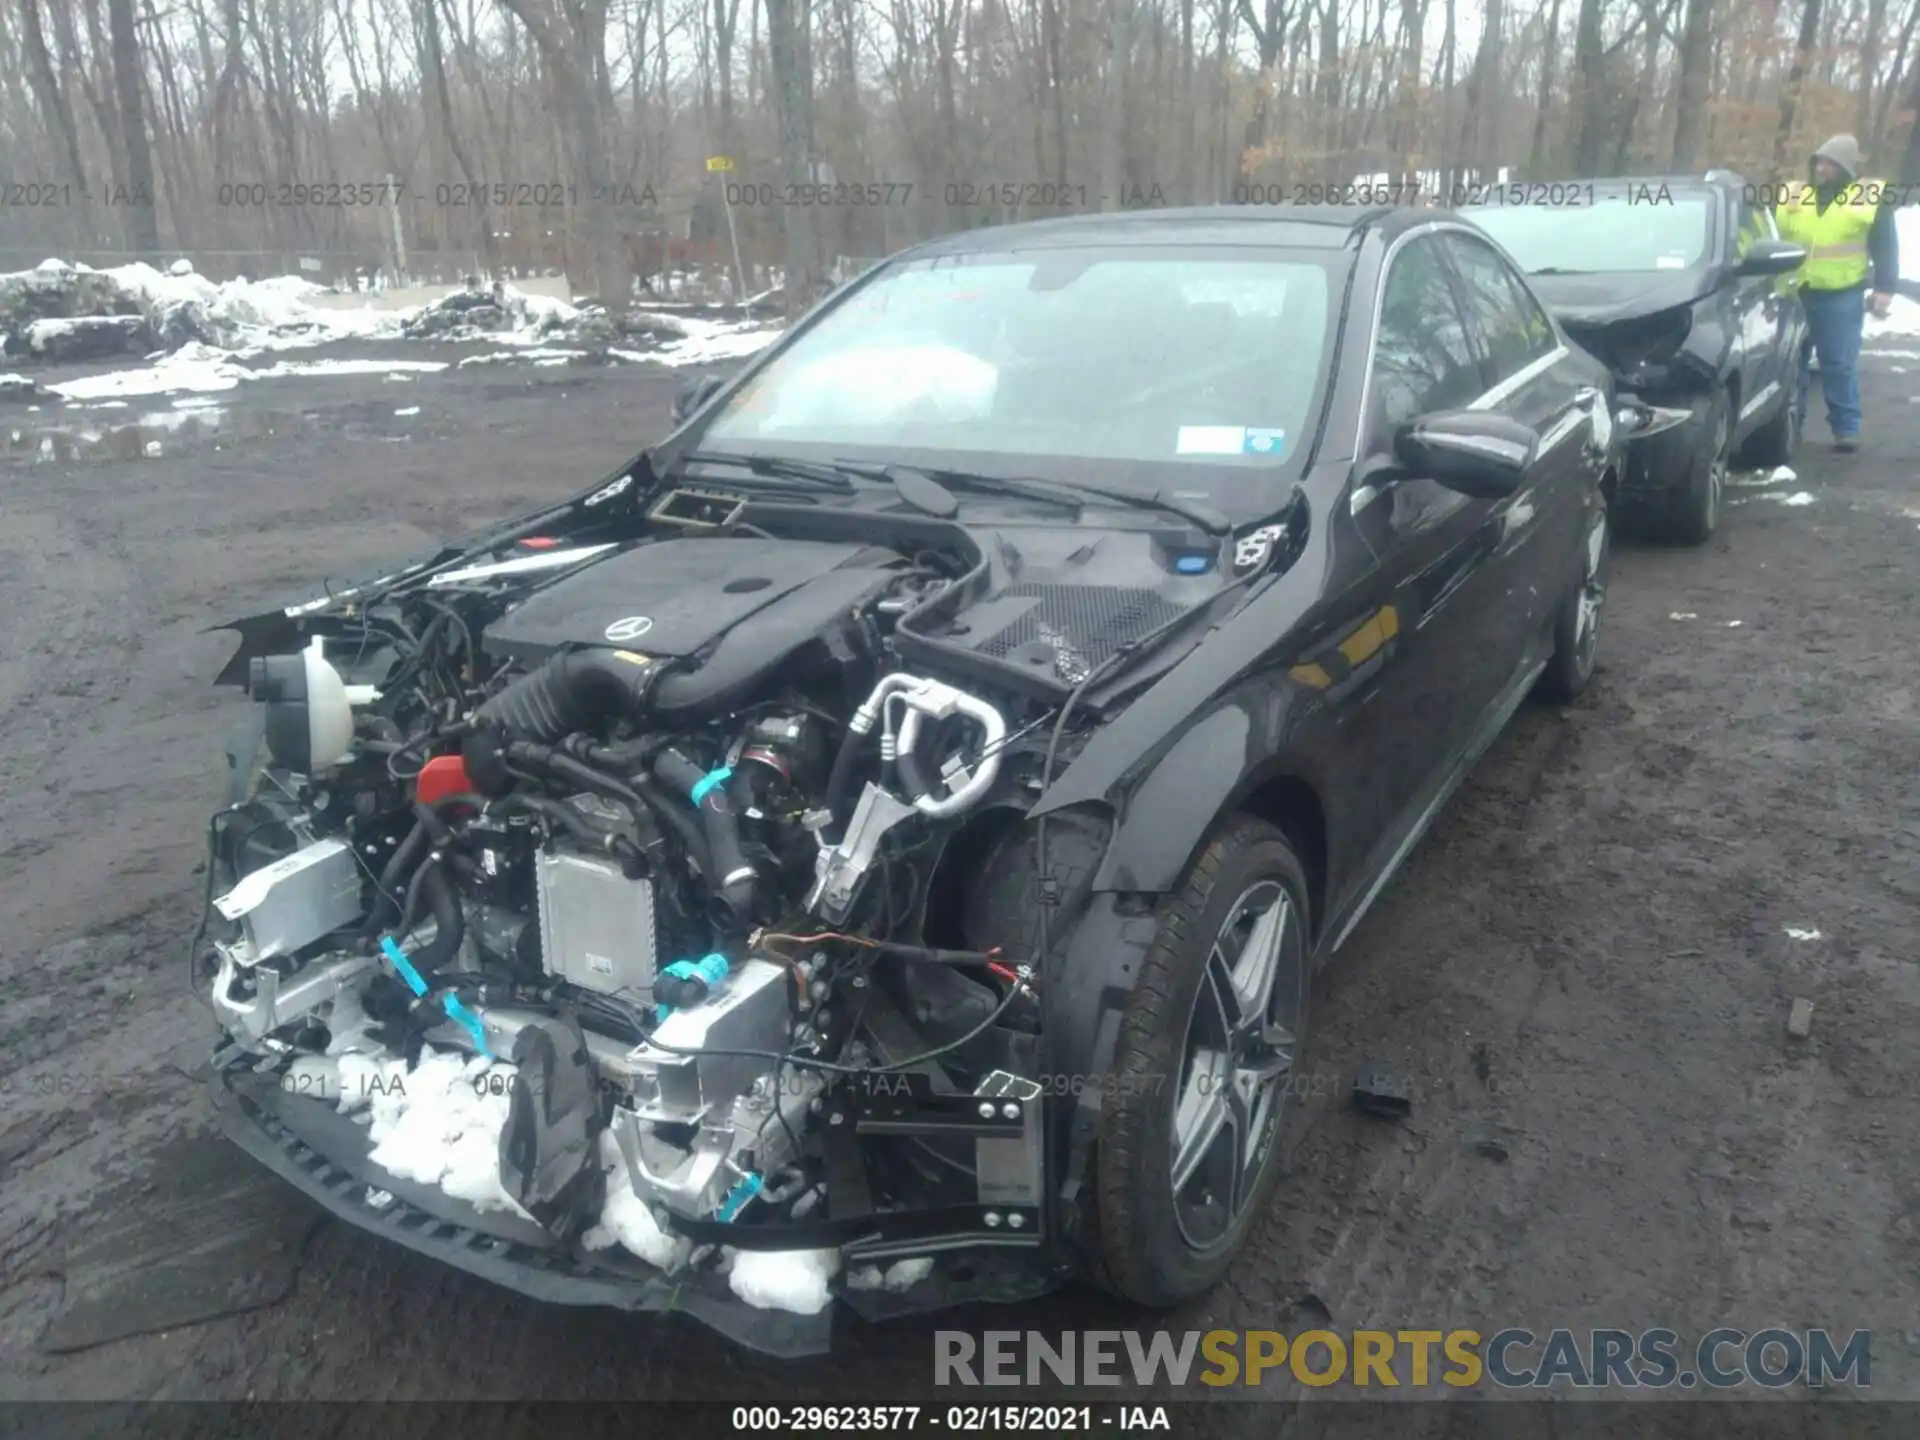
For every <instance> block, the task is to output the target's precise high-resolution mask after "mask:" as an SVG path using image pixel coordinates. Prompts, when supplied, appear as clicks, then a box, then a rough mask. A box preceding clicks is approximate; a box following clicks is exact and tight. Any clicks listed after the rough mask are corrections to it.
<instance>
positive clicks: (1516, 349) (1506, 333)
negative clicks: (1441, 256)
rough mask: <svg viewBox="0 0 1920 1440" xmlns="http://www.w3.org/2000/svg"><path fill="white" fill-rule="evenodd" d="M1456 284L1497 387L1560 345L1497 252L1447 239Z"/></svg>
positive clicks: (1461, 238)
mask: <svg viewBox="0 0 1920 1440" xmlns="http://www.w3.org/2000/svg"><path fill="white" fill-rule="evenodd" d="M1445 239H1446V245H1447V250H1448V253H1449V254H1451V255H1452V257H1453V263H1454V268H1455V269H1456V270H1457V271H1458V272H1459V275H1460V286H1461V289H1462V291H1463V292H1464V294H1465V297H1466V303H1467V309H1468V311H1469V313H1471V314H1472V316H1473V318H1474V321H1475V323H1476V324H1477V325H1478V326H1479V328H1480V333H1481V335H1482V336H1484V337H1485V339H1486V342H1487V348H1488V350H1489V351H1491V352H1492V359H1493V378H1494V382H1495V383H1496V384H1498V383H1499V382H1500V381H1502V380H1505V379H1508V378H1509V377H1511V376H1513V375H1515V374H1517V373H1518V372H1520V371H1521V370H1524V369H1526V368H1527V366H1529V365H1531V364H1532V363H1533V362H1534V361H1536V360H1539V359H1541V358H1542V357H1544V356H1547V355H1551V354H1552V353H1553V352H1554V350H1555V349H1556V348H1557V347H1558V346H1559V343H1560V341H1559V338H1558V337H1557V336H1556V335H1555V334H1554V331H1553V322H1552V321H1550V320H1549V319H1547V312H1546V311H1545V310H1543V309H1541V308H1540V302H1539V301H1538V300H1535V299H1534V298H1533V292H1532V291H1530V290H1528V289H1527V287H1526V283H1525V282H1524V281H1523V280H1521V279H1520V277H1519V276H1518V275H1516V274H1514V272H1513V267H1512V266H1510V265H1509V264H1507V262H1506V261H1505V260H1503V259H1501V258H1500V252H1499V251H1497V250H1495V249H1494V248H1493V247H1492V246H1491V245H1488V244H1487V243H1486V242H1485V241H1483V240H1478V239H1475V238H1474V237H1472V236H1470V235H1461V234H1450V235H1448V236H1446V237H1445Z"/></svg>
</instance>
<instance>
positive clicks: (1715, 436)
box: [1660, 390, 1733, 545]
mask: <svg viewBox="0 0 1920 1440" xmlns="http://www.w3.org/2000/svg"><path fill="white" fill-rule="evenodd" d="M1732 442H1733V396H1732V395H1730V394H1729V393H1728V392H1727V391H1725V390H1722V391H1720V392H1719V393H1718V394H1716V395H1715V396H1714V398H1713V400H1712V402H1711V405H1710V408H1709V409H1708V411H1707V423H1706V424H1705V426H1703V427H1702V430H1701V437H1700V443H1699V444H1698V445H1697V446H1695V447H1694V452H1693V458H1692V463H1691V464H1690V465H1689V466H1688V468H1687V475H1686V478H1685V479H1684V480H1683V481H1682V482H1681V483H1680V485H1679V486H1678V487H1677V488H1675V490H1674V491H1673V493H1672V494H1670V495H1669V496H1668V497H1667V509H1666V514H1665V516H1664V517H1663V523H1662V524H1661V525H1660V531H1661V533H1662V534H1663V535H1664V536H1665V537H1667V538H1668V539H1671V540H1678V541H1679V542H1680V543H1681V544H1683V545H1704V544H1706V543H1707V541H1708V540H1710V539H1712V538H1713V532H1714V531H1715V530H1717V529H1719V528H1720V506H1721V503H1722V501H1723V500H1724V498H1725V495H1726V487H1727V465H1728V462H1729V460H1730V459H1731V458H1732V450H1733V443H1732Z"/></svg>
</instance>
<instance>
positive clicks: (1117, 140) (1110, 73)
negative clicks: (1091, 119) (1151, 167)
mask: <svg viewBox="0 0 1920 1440" xmlns="http://www.w3.org/2000/svg"><path fill="white" fill-rule="evenodd" d="M1107 7H1108V8H1107V57H1106V58H1107V64H1106V74H1105V77H1104V84H1103V85H1102V88H1101V97H1100V99H1101V103H1100V208H1101V209H1102V210H1115V209H1118V208H1119V206H1120V199H1121V194H1120V192H1121V188H1122V186H1123V185H1124V184H1125V183H1126V173H1125V167H1126V156H1127V71H1128V69H1129V68H1130V67H1131V66H1132V64H1133V0H1107Z"/></svg>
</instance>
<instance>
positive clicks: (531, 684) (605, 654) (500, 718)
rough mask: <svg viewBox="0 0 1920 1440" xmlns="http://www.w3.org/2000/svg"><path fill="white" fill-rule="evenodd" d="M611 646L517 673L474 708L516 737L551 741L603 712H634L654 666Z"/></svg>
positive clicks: (484, 721) (477, 716)
mask: <svg viewBox="0 0 1920 1440" xmlns="http://www.w3.org/2000/svg"><path fill="white" fill-rule="evenodd" d="M621 653H622V652H620V651H617V650H571V651H568V652H566V653H565V654H562V655H556V656H554V657H553V658H552V659H551V660H549V661H547V663H546V664H544V665H542V666H541V667H540V668H539V669H538V670H535V671H534V672H532V673H531V674H529V675H523V676H521V677H520V678H519V679H518V680H516V681H514V682H513V684H511V685H509V686H508V687H507V688H506V689H504V690H502V691H501V692H500V693H499V694H498V695H495V696H494V697H493V698H492V699H491V700H488V701H487V702H486V703H485V704H483V705H482V706H481V707H480V708H479V709H478V710H476V711H475V712H474V717H473V718H474V720H475V722H476V723H477V724H480V725H483V726H495V725H497V726H499V727H500V728H501V729H503V730H505V731H506V732H507V733H508V734H509V735H510V736H512V737H513V738H514V739H517V740H532V741H536V742H538V743H541V744H546V745H551V744H553V743H554V742H555V741H556V740H559V739H561V738H562V737H563V736H566V735H571V734H573V733H574V732H575V731H577V730H585V729H588V728H590V727H591V726H592V724H593V722H594V721H596V720H598V719H600V718H601V717H602V716H604V715H606V714H608V713H620V714H624V715H630V716H637V715H638V713H639V711H640V709H641V708H642V701H643V700H644V698H645V695H646V690H647V686H648V684H649V683H650V682H651V681H652V679H653V674H654V667H653V665H652V664H651V663H650V662H649V663H636V662H635V661H632V660H623V659H621V658H620V655H621Z"/></svg>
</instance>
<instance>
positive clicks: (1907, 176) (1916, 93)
mask: <svg viewBox="0 0 1920 1440" xmlns="http://www.w3.org/2000/svg"><path fill="white" fill-rule="evenodd" d="M1906 109H1907V110H1908V111H1909V112H1911V113H1912V114H1913V115H1914V117H1915V118H1914V122H1913V124H1912V126H1911V127H1910V128H1909V129H1908V130H1907V148H1906V151H1905V153H1903V154H1902V155H1901V157H1900V183H1901V184H1902V185H1920V65H1915V66H1914V67H1913V69H1912V71H1911V73H1910V74H1909V75H1908V77H1907V94H1906Z"/></svg>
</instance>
